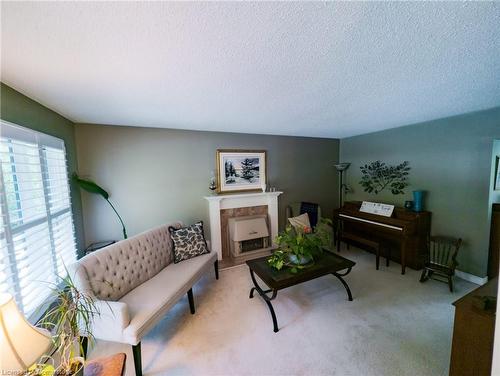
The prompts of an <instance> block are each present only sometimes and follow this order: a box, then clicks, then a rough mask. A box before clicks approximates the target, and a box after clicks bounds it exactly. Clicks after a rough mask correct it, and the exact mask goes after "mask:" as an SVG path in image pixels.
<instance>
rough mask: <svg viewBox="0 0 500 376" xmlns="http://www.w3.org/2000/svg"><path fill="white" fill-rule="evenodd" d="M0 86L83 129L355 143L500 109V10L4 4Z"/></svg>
mask: <svg viewBox="0 0 500 376" xmlns="http://www.w3.org/2000/svg"><path fill="white" fill-rule="evenodd" d="M1 7H2V15H1V18H2V26H1V31H2V37H1V42H2V45H1V52H2V57H1V63H2V66H1V79H2V81H3V82H5V83H6V84H8V85H10V86H12V87H14V88H15V89H17V90H19V91H21V92H22V93H24V94H26V95H28V96H30V97H32V98H34V99H35V100H37V101H39V102H41V103H42V104H44V105H47V106H48V107H50V108H52V109H54V110H55V111H57V112H59V113H61V114H63V115H65V116H67V117H68V118H70V119H71V120H73V121H76V122H81V123H101V124H120V125H132V126H152V127H165V128H181V129H198V130H217V131H232V132H249V133H263V134H285V135H302V136H319V137H336V138H337V137H338V138H341V137H346V136H350V135H355V134H361V133H367V132H372V131H376V130H380V129H385V128H391V127H396V126H401V125H405V124H411V123H417V122H420V121H425V120H431V119H436V118H441V117H446V116H450V115H455V114H461V113H466V112H470V111H475V110H481V109H486V108H490V107H495V106H498V105H500V3H499V2H496V3H495V2H490V3H486V2H475V3H468V2H454V3H449V2H433V3H425V2H424V3H422V2H416V3H415V2H412V3H408V2H402V3H400V2H339V3H331V2H328V3H318V2H316V3H310V2H308V3H290V2H280V3H262V2H258V3H242V2H238V3H226V2H224V3H214V2H204V3H167V2H141V3H131V2H100V3H99V2H79V3H75V2H65V3H61V2H42V3H41V2H34V3H28V2H2V5H1Z"/></svg>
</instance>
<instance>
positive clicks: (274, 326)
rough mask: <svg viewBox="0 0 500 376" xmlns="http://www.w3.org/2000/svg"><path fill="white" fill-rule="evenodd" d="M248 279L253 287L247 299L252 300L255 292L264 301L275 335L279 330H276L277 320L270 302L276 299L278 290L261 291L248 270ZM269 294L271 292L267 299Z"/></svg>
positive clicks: (251, 272) (252, 274)
mask: <svg viewBox="0 0 500 376" xmlns="http://www.w3.org/2000/svg"><path fill="white" fill-rule="evenodd" d="M250 277H252V282H253V284H254V286H255V287H252V288H251V289H250V296H249V298H250V299H252V298H253V293H254V291H257V292H258V293H259V295H260V296H261V297H262V299H264V301H265V302H266V304H267V307H268V308H269V312H271V317H272V319H273V330H274V332H275V333H276V332H278V330H279V329H278V319H277V318H276V313H275V312H274V308H273V305H272V304H271V300H273V299H274V298H276V295H277V294H278V290H273V289H270V290H262V288H261V287H260V286H259V284H258V283H257V280H256V279H255V275H254V273H253V270H252V269H250ZM270 292H272V295H271V296H270V297H269V296H268V295H267V294H268V293H270Z"/></svg>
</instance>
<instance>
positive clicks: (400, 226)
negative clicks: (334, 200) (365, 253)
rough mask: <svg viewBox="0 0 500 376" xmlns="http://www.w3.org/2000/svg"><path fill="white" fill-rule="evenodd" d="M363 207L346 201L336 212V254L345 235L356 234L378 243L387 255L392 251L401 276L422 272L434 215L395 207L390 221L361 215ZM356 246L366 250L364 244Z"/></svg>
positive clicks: (379, 217) (365, 214) (358, 202)
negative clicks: (408, 272) (408, 269)
mask: <svg viewBox="0 0 500 376" xmlns="http://www.w3.org/2000/svg"><path fill="white" fill-rule="evenodd" d="M360 207H361V202H360V201H347V202H345V203H344V206H343V207H342V208H340V209H336V210H335V211H334V228H335V240H336V242H337V250H340V241H341V239H342V234H343V233H349V234H355V235H356V236H357V237H360V238H364V239H367V240H370V241H375V242H377V243H379V244H380V246H381V248H382V249H383V250H385V252H387V249H388V250H390V259H391V260H393V261H396V262H398V263H400V264H401V273H402V274H405V268H406V266H409V267H410V268H412V269H416V270H418V269H421V268H422V266H423V261H424V257H423V256H425V254H426V252H427V240H428V237H429V235H430V229H431V212H428V211H421V212H414V211H412V210H408V209H405V208H400V207H396V208H394V211H393V213H392V216H391V217H384V216H381V215H376V214H370V213H364V212H360V211H359V209H360ZM357 245H358V246H360V247H361V248H363V244H357ZM367 250H369V249H367ZM386 254H387V253H386ZM382 255H384V251H382Z"/></svg>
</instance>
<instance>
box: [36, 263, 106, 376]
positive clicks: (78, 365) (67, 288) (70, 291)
mask: <svg viewBox="0 0 500 376" xmlns="http://www.w3.org/2000/svg"><path fill="white" fill-rule="evenodd" d="M51 298H52V299H54V304H53V305H52V307H51V308H50V309H49V310H48V311H47V312H45V314H44V316H43V318H42V320H41V322H40V324H41V325H42V326H43V327H45V328H47V329H49V330H50V331H51V334H52V341H53V344H54V348H55V352H54V355H55V356H56V358H57V361H58V366H57V368H56V369H55V370H54V368H53V366H52V365H45V364H35V365H34V366H33V367H31V368H30V370H29V372H28V375H47V374H50V373H51V372H52V373H53V374H54V375H58V376H73V375H78V376H80V375H82V376H83V361H84V359H83V357H82V356H81V355H84V353H85V350H86V349H84V348H83V345H82V343H83V341H82V337H86V338H87V340H93V335H92V330H91V328H92V321H93V319H94V317H95V316H96V315H99V310H98V307H97V306H96V304H95V301H94V298H93V297H92V296H91V295H89V294H86V293H84V292H82V291H79V290H78V289H77V287H76V286H75V284H74V282H73V280H72V279H71V277H70V275H69V273H68V274H67V275H66V277H64V278H60V282H59V283H57V284H54V285H53V287H52V296H51ZM77 350H79V351H77ZM48 358H52V357H51V356H49V357H48Z"/></svg>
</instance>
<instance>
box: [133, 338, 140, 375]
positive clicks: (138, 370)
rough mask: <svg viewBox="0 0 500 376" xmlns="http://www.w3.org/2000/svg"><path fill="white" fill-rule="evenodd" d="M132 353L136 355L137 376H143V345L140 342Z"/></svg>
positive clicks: (134, 346)
mask: <svg viewBox="0 0 500 376" xmlns="http://www.w3.org/2000/svg"><path fill="white" fill-rule="evenodd" d="M132 353H133V354H134V368H135V376H142V364H141V343H140V342H139V343H138V344H137V345H132Z"/></svg>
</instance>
